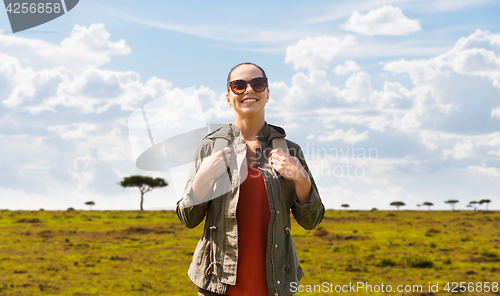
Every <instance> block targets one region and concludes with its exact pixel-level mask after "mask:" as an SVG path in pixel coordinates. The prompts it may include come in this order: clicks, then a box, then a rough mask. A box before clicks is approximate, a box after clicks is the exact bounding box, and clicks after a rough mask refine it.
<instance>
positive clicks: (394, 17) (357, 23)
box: [341, 5, 422, 35]
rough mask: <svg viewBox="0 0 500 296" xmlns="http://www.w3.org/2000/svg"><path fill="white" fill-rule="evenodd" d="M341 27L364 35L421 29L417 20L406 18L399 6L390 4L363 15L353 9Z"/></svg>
mask: <svg viewBox="0 0 500 296" xmlns="http://www.w3.org/2000/svg"><path fill="white" fill-rule="evenodd" d="M341 28H343V29H344V30H347V31H353V32H356V33H359V34H364V35H407V34H410V33H414V32H417V31H421V30H422V28H421V27H420V21H419V20H412V19H409V18H407V17H406V16H405V15H404V14H403V11H402V10H401V8H399V7H394V6H390V5H384V6H383V7H381V8H378V9H373V10H370V11H369V12H368V13H367V14H365V15H362V14H360V13H359V12H357V11H355V12H354V13H353V14H352V16H351V17H350V18H349V19H348V20H347V22H346V23H345V24H343V25H341Z"/></svg>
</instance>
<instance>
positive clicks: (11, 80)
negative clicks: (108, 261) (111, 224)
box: [0, 0, 500, 210]
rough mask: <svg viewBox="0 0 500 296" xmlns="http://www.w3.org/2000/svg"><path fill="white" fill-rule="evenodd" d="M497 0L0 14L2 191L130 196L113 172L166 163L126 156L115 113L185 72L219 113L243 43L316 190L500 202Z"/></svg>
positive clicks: (343, 199) (127, 111) (53, 204)
mask: <svg viewBox="0 0 500 296" xmlns="http://www.w3.org/2000/svg"><path fill="white" fill-rule="evenodd" d="M499 9H500V4H499V3H498V2H497V1H487V0H483V1H481V0H474V1H471V0H462V1H457V0H455V1H451V0H434V1H402V0H399V1H397V0H394V1H382V0H373V1H343V2H339V1H334V2H333V1H314V3H312V2H310V1H309V2H306V1H303V2H295V3H290V2H284V1H274V2H271V3H269V2H264V1H254V2H252V3H241V5H235V4H234V3H224V2H215V3H214V2H204V1H198V2H193V1H189V2H186V1H168V2H166V1H165V2H163V1H162V2H159V1H158V2H156V3H153V2H141V3H140V5H139V4H138V2H137V1H89V0H87V1H80V3H79V4H78V5H77V6H76V7H75V8H74V9H73V10H72V11H70V12H69V13H67V14H66V15H64V16H62V17H59V18H58V19H55V20H53V21H51V22H49V23H46V24H43V25H40V26H38V27H35V28H32V29H29V30H26V31H23V32H19V33H16V34H13V33H12V31H11V29H10V25H9V23H8V18H7V14H6V13H4V14H0V30H2V31H3V32H2V33H1V34H0V102H1V104H0V155H1V157H0V201H1V203H2V205H1V206H0V208H7V209H11V210H16V209H27V210H28V209H29V210H37V209H39V208H44V209H47V210H56V209H58V210H64V209H66V208H68V207H74V208H79V209H85V208H87V207H86V206H85V205H84V203H85V202H86V201H90V200H92V201H94V202H95V203H96V205H95V206H94V207H93V208H94V209H100V210H104V209H109V210H114V209H116V210H118V209H123V210H125V209H138V207H139V191H138V189H124V188H121V187H120V186H118V185H117V184H116V182H118V181H119V180H120V179H121V178H123V177H125V176H130V175H134V174H143V175H150V176H155V177H163V178H166V179H167V180H169V178H170V175H169V174H168V173H163V172H147V171H142V170H140V169H138V168H136V167H135V163H134V158H133V155H132V151H131V148H130V142H129V138H128V127H127V119H128V117H129V116H130V115H131V114H132V112H134V111H135V110H137V109H138V108H140V107H141V106H142V105H144V104H146V103H148V102H150V101H152V100H154V99H156V98H159V97H161V96H163V95H165V94H169V93H171V92H172V91H174V90H175V89H185V88H189V87H195V88H196V89H197V92H198V97H199V98H200V99H201V105H202V106H201V107H202V109H203V111H204V113H205V119H206V121H207V122H209V123H228V122H231V120H232V113H231V109H229V107H228V106H227V105H226V104H225V103H224V98H223V95H224V92H225V79H226V76H227V72H228V71H229V69H230V68H231V67H232V66H234V65H236V64H238V63H240V62H244V61H251V62H254V63H257V64H259V65H261V66H262V67H263V68H264V69H265V70H266V73H267V76H268V77H269V80H270V90H271V100H270V103H269V105H268V107H267V110H266V111H267V113H266V119H267V121H268V122H269V123H271V124H276V125H280V126H282V127H284V128H285V129H286V131H287V138H288V139H290V140H293V141H294V142H296V143H298V144H300V145H301V146H302V147H303V149H305V148H307V152H308V154H307V155H306V157H307V160H308V164H309V166H310V167H311V168H313V169H314V170H315V171H313V176H314V177H315V179H316V182H317V184H318V186H319V190H320V194H321V196H322V199H323V202H324V204H325V205H326V207H327V208H335V209H338V208H339V207H340V205H341V204H343V203H348V204H350V206H351V208H352V209H371V208H372V207H376V208H378V209H389V208H390V206H389V203H390V202H392V201H403V202H405V203H406V204H407V206H406V207H405V208H406V209H417V204H421V203H423V202H426V201H429V202H433V203H434V204H435V206H434V209H449V208H450V207H449V206H448V205H447V204H445V203H444V201H445V200H448V199H458V200H459V204H458V205H457V208H459V209H467V208H466V205H467V204H468V203H469V202H470V201H472V200H480V199H491V200H492V202H491V204H490V205H489V208H490V209H496V210H498V209H500V193H499V192H500V23H499V22H498V17H499V16H500V10H499ZM368 151H372V152H373V151H376V154H372V155H368ZM318 152H319V153H318ZM353 152H354V156H355V157H352V154H353ZM363 152H365V153H364V154H363ZM349 168H350V169H351V171H349V173H348V171H347V170H348V169H349ZM354 169H357V171H356V172H357V173H358V174H357V175H356V174H355V173H354V171H353V170H354ZM175 203H176V197H175V195H174V194H173V188H172V186H169V187H167V188H165V189H157V190H155V191H152V192H149V193H147V194H146V196H145V203H144V207H145V209H173V208H174V207H175ZM481 208H484V205H483V206H482V207H481Z"/></svg>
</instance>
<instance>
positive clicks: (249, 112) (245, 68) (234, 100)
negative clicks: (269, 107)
mask: <svg viewBox="0 0 500 296" xmlns="http://www.w3.org/2000/svg"><path fill="white" fill-rule="evenodd" d="M256 77H263V75H262V71H260V69H259V68H257V67H255V66H254V65H245V64H244V65H241V66H239V67H237V68H236V69H234V70H233V72H232V73H231V76H230V80H229V81H234V80H237V79H243V80H246V81H250V80H252V79H253V78H256ZM226 99H227V103H228V104H229V106H231V107H233V109H234V111H235V112H236V113H237V114H238V115H240V116H242V117H253V116H257V115H259V114H261V113H263V112H264V107H265V106H266V104H267V101H268V100H269V89H268V88H267V87H266V89H265V90H264V91H263V92H256V91H254V90H253V89H252V86H251V85H250V84H247V88H246V90H245V92H244V93H243V94H241V95H237V94H235V93H234V92H233V91H231V90H229V91H228V93H227V94H226Z"/></svg>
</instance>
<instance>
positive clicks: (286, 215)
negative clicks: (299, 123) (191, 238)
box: [177, 122, 325, 296]
mask: <svg viewBox="0 0 500 296" xmlns="http://www.w3.org/2000/svg"><path fill="white" fill-rule="evenodd" d="M277 137H285V131H284V130H283V129H282V128H280V127H277V126H273V125H269V124H267V122H266V123H265V126H264V128H263V129H262V131H261V132H260V135H259V136H257V140H258V141H259V142H260V144H261V147H262V151H261V150H260V148H257V150H256V154H257V155H262V156H261V157H260V158H259V159H258V167H259V170H260V172H261V173H262V176H263V178H264V183H265V186H266V191H267V197H268V200H269V210H270V214H271V218H270V222H269V228H268V236H267V251H266V253H267V255H266V275H267V285H268V290H269V294H270V295H279V296H281V295H291V294H293V293H291V292H290V283H291V282H297V283H298V282H299V281H300V279H301V278H302V277H303V276H304V272H303V271H302V268H301V266H300V264H299V260H298V258H297V253H296V251H295V246H294V244H293V241H292V236H291V233H290V210H291V211H292V214H293V216H294V217H295V219H296V220H297V222H298V223H299V224H300V225H301V226H302V227H304V228H305V229H308V230H310V229H313V228H314V227H316V226H317V225H318V224H319V223H320V222H321V220H322V219H323V215H324V213H325V207H324V206H323V203H322V202H321V198H320V196H319V193H318V189H317V187H316V184H315V182H314V179H313V178H312V175H311V172H310V171H309V168H308V167H307V164H306V162H305V160H304V154H303V152H302V150H301V149H300V147H299V145H297V144H295V143H293V142H292V141H289V140H286V142H287V145H288V149H289V153H290V154H291V155H292V156H295V157H297V158H298V159H299V160H300V163H301V164H302V166H303V167H304V168H305V169H306V171H307V172H308V174H309V176H310V179H311V184H312V188H311V194H310V196H309V203H307V204H304V205H301V204H300V203H299V200H298V198H297V195H296V194H295V190H294V189H293V187H290V188H291V189H289V188H288V186H287V184H286V182H285V179H284V178H283V177H282V176H281V175H280V174H278V173H277V172H276V171H275V170H274V169H273V168H272V167H271V165H270V160H269V156H270V151H271V150H272V149H273V148H272V139H273V138H277ZM216 138H224V139H226V140H228V141H229V145H228V147H230V148H231V153H232V157H231V164H230V167H229V169H228V172H230V173H231V178H227V175H226V178H220V177H219V179H220V181H218V182H219V183H217V184H216V186H214V189H212V190H210V191H209V193H208V195H207V198H206V199H205V202H203V203H199V204H196V203H195V202H194V200H193V199H192V196H193V195H192V193H193V191H192V188H191V185H192V182H193V179H194V176H195V175H196V172H197V171H198V169H199V167H200V165H201V162H202V160H203V158H204V157H207V156H210V155H211V154H212V149H213V145H214V141H215V139H216ZM246 147H247V146H246V144H245V142H243V140H242V138H241V135H240V131H239V129H238V128H237V127H236V126H234V125H232V124H229V125H226V126H224V127H222V128H219V129H217V130H215V131H214V132H212V133H210V134H208V135H207V136H206V137H205V138H204V139H203V140H202V142H201V143H200V145H199V146H198V148H197V151H196V155H195V159H194V161H193V163H192V166H191V170H190V172H189V175H188V180H187V183H186V187H185V189H184V193H183V195H182V198H181V199H180V200H179V201H178V202H177V215H178V216H179V219H180V221H181V222H182V224H184V225H185V226H186V227H188V228H194V227H196V226H197V225H198V224H200V222H201V221H202V220H203V219H204V218H205V216H206V220H205V227H204V231H203V235H202V237H201V239H200V241H199V243H198V245H197V247H196V250H195V252H194V255H193V260H192V262H191V266H190V267H189V271H188V275H189V278H190V279H191V280H192V281H193V283H195V284H196V285H197V286H198V287H200V288H203V289H205V290H208V291H212V292H214V293H219V294H224V293H225V291H226V287H227V285H228V284H230V285H235V284H236V274H237V268H238V225H237V220H236V207H237V205H238V197H239V189H240V186H238V185H239V184H240V183H241V181H242V180H241V177H240V176H239V174H238V171H239V168H240V167H241V164H242V162H243V161H245V159H246V158H245V157H246V149H247V148H246ZM235 160H236V161H235ZM224 174H227V173H224ZM224 174H223V175H224ZM223 179H224V180H231V181H226V183H225V184H221V183H224V181H223ZM229 182H231V183H229ZM218 190H219V191H220V192H219V193H217V191H218ZM214 191H215V193H214ZM227 191H228V192H227ZM224 192H227V193H224ZM217 196H218V197H217ZM214 197H215V198H214Z"/></svg>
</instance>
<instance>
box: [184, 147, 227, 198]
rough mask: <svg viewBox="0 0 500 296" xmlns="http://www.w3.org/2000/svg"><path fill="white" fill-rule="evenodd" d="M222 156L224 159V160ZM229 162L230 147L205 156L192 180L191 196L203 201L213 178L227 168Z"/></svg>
mask: <svg viewBox="0 0 500 296" xmlns="http://www.w3.org/2000/svg"><path fill="white" fill-rule="evenodd" d="M224 158H225V159H226V160H224ZM230 162H231V149H230V148H229V147H226V148H224V149H223V150H221V151H218V152H216V153H213V154H212V155H210V156H208V157H205V158H204V159H203V161H202V162H201V166H200V168H199V169H198V172H197V173H196V176H195V177H194V180H193V185H192V188H193V195H194V196H193V198H194V199H195V200H198V201H200V202H201V201H203V200H204V198H205V196H206V195H207V193H208V190H209V189H210V188H209V187H210V185H211V183H212V181H213V180H215V179H217V178H218V177H220V176H221V175H222V174H223V173H224V172H225V171H227V169H228V168H229V163H230Z"/></svg>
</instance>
